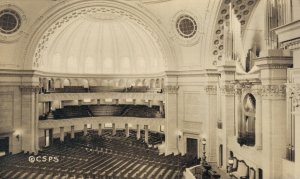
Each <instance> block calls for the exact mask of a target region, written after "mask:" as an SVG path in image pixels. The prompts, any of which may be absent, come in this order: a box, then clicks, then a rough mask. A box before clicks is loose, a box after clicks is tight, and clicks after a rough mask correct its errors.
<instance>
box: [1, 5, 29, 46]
mask: <svg viewBox="0 0 300 179" xmlns="http://www.w3.org/2000/svg"><path fill="white" fill-rule="evenodd" d="M4 9H12V10H13V11H15V12H17V13H18V15H19V17H20V22H19V23H20V24H21V25H20V27H19V29H18V30H17V31H16V32H14V33H12V34H4V33H0V42H4V43H10V42H14V41H16V40H18V39H19V38H20V37H21V36H23V35H25V36H27V35H28V33H26V32H25V31H24V26H25V24H26V22H27V17H26V15H25V13H24V12H23V11H22V10H21V9H20V8H19V7H17V6H16V5H13V4H3V5H0V11H2V10H4Z"/></svg>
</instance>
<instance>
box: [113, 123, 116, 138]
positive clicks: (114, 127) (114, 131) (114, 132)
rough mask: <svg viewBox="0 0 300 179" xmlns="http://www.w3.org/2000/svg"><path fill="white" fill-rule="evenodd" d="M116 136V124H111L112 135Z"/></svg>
mask: <svg viewBox="0 0 300 179" xmlns="http://www.w3.org/2000/svg"><path fill="white" fill-rule="evenodd" d="M116 134H117V131H116V124H115V123H113V124H112V135H116Z"/></svg>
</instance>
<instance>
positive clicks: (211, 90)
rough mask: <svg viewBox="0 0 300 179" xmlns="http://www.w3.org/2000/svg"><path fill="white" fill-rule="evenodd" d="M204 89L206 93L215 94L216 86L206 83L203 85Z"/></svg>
mask: <svg viewBox="0 0 300 179" xmlns="http://www.w3.org/2000/svg"><path fill="white" fill-rule="evenodd" d="M205 91H206V93H207V94H217V86H216V85H207V86H205Z"/></svg>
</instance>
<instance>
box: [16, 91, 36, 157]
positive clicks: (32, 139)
mask: <svg viewBox="0 0 300 179" xmlns="http://www.w3.org/2000/svg"><path fill="white" fill-rule="evenodd" d="M20 89H21V113H22V114H21V115H22V129H23V133H22V136H21V137H22V138H21V140H22V141H23V142H22V150H24V151H29V152H35V153H36V152H37V151H38V150H39V130H38V122H39V109H38V107H39V105H38V92H39V86H32V85H28V86H25V85H23V86H20Z"/></svg>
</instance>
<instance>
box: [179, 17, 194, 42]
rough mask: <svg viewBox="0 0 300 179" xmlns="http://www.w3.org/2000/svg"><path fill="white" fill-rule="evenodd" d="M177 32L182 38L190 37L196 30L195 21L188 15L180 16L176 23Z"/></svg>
mask: <svg viewBox="0 0 300 179" xmlns="http://www.w3.org/2000/svg"><path fill="white" fill-rule="evenodd" d="M176 29H177V31H178V33H179V34H180V35H181V36H182V37H184V38H191V37H193V36H194V35H195V34H196V32H197V23H196V21H195V20H194V19H193V18H192V17H191V16H189V15H183V16H180V17H179V18H178V20H177V23H176Z"/></svg>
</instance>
